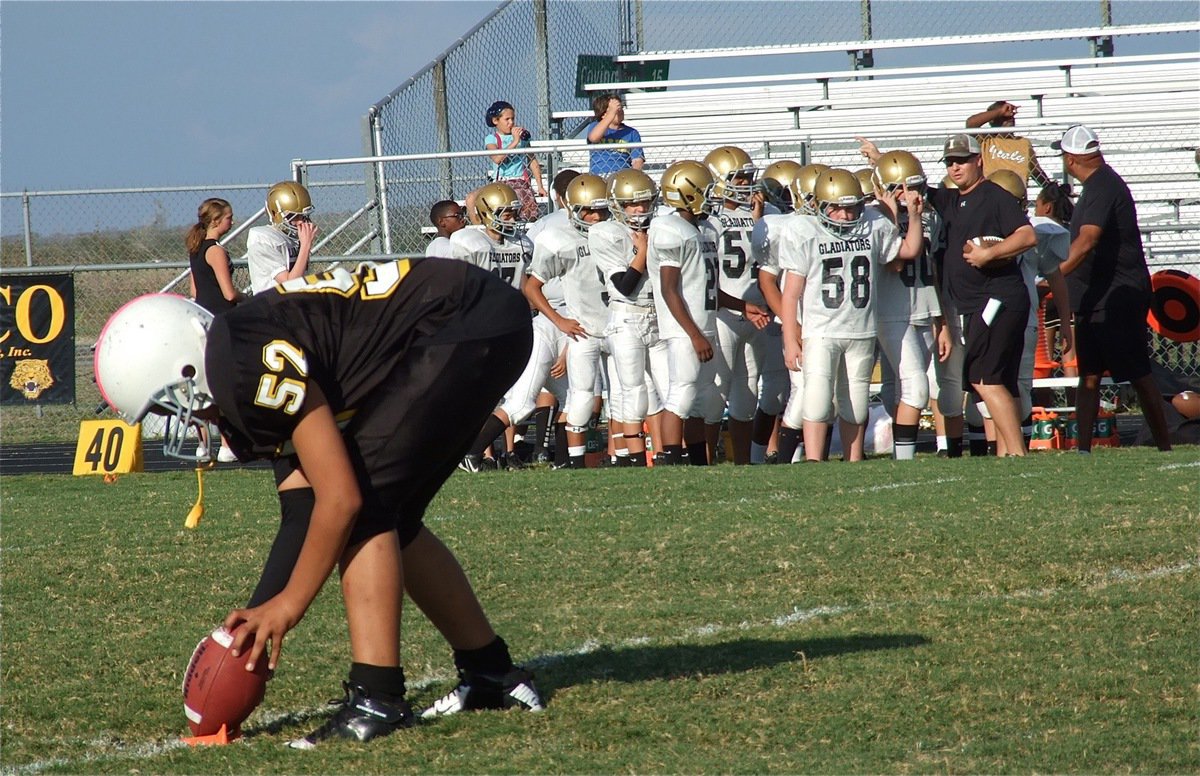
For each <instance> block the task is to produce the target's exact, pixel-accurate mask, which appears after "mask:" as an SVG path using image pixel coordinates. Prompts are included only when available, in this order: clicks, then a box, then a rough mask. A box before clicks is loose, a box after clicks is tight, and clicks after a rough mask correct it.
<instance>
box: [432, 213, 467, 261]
mask: <svg viewBox="0 0 1200 776" xmlns="http://www.w3.org/2000/svg"><path fill="white" fill-rule="evenodd" d="M429 222H430V223H431V224H433V228H434V229H437V237H434V238H433V239H432V240H430V241H429V245H428V247H426V248H425V255H426V256H438V257H441V258H449V257H450V256H453V255H454V254H453V253H451V248H450V235H452V234H454V233H455V232H457V231H458V230H459V229H462V228H463V227H464V226H466V225H467V211H465V210H464V209H463V206H462V205H460V204H458V203H457V202H455V201H454V200H452V199H443V200H441V201H440V202H435V203H434V205H433V207H432V208H430V209H429Z"/></svg>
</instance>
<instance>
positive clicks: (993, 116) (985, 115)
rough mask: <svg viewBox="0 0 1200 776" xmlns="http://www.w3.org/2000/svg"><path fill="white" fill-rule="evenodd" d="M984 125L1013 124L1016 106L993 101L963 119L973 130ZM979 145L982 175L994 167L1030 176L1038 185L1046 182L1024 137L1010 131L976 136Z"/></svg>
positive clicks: (1022, 176)
mask: <svg viewBox="0 0 1200 776" xmlns="http://www.w3.org/2000/svg"><path fill="white" fill-rule="evenodd" d="M984 124H988V125H989V126H993V127H1015V126H1016V125H1017V106H1016V105H1013V104H1012V103H1011V102H1005V101H1004V100H997V101H996V102H993V103H992V104H991V105H989V106H988V107H987V110H985V111H981V112H979V113H976V114H975V115H973V116H971V117H970V118H968V119H967V128H968V129H977V128H979V127H982V126H983V125H984ZM979 146H980V148H981V149H982V154H983V175H984V177H985V178H986V177H988V176H990V175H991V174H992V173H994V172H995V171H996V170H1012V171H1013V172H1015V173H1016V174H1017V175H1020V176H1021V180H1023V181H1028V180H1030V178H1032V179H1033V181H1034V182H1035V183H1037V184H1038V185H1039V186H1045V185H1046V184H1047V183H1049V182H1050V176H1049V175H1047V174H1046V172H1045V170H1043V169H1042V166H1041V165H1040V164H1038V160H1037V155H1036V154H1034V152H1033V143H1031V142H1029V139H1028V138H1024V137H1018V136H1017V135H1016V134H1014V133H1012V132H1003V133H998V134H994V135H980V136H979Z"/></svg>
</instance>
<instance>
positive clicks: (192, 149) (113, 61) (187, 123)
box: [0, 0, 498, 191]
mask: <svg viewBox="0 0 1200 776" xmlns="http://www.w3.org/2000/svg"><path fill="white" fill-rule="evenodd" d="M497 5H498V3H497V2H454V3H450V2H437V3H432V2H386V3H384V2H348V1H342V2H47V1H38V2H34V1H28V0H4V2H2V3H0V74H2V76H3V84H2V88H0V189H2V190H3V191H20V190H22V189H28V190H30V191H45V190H55V189H75V188H113V187H125V186H153V185H184V184H204V183H212V182H247V183H250V182H261V181H267V180H275V179H278V178H281V177H287V174H288V172H289V166H288V164H289V162H290V161H291V160H292V159H293V158H295V157H298V156H305V157H308V158H330V157H341V156H358V155H360V154H361V153H362V147H361V139H360V129H359V121H360V119H361V117H362V116H363V115H364V114H365V113H366V111H367V108H368V107H370V106H371V104H373V103H374V102H376V101H377V100H379V99H380V98H382V97H383V96H384V95H386V94H387V93H388V92H390V91H391V90H392V89H394V88H395V87H397V86H399V85H400V84H401V83H403V82H404V81H405V80H406V79H407V78H408V77H409V76H411V75H413V74H414V73H415V72H416V71H417V70H419V69H421V68H422V67H424V66H425V65H426V64H428V63H429V62H430V61H431V60H433V58H434V57H436V56H437V55H438V54H440V53H441V52H442V51H443V50H445V49H446V48H447V47H449V46H450V45H451V44H453V43H454V41H456V40H457V39H458V38H459V37H460V36H461V35H462V34H463V33H465V32H467V31H468V30H469V29H470V28H471V27H472V26H474V25H475V24H476V23H477V22H479V21H480V20H481V19H482V18H483V17H484V16H486V15H487V14H488V13H489V12H490V11H491V10H493V9H494V8H495V7H496V6H497Z"/></svg>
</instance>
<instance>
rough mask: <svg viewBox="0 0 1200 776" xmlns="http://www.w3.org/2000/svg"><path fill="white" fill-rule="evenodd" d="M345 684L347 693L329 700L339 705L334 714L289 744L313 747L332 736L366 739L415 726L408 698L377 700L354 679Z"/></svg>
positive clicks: (296, 746) (291, 745)
mask: <svg viewBox="0 0 1200 776" xmlns="http://www.w3.org/2000/svg"><path fill="white" fill-rule="evenodd" d="M342 688H343V689H344V690H345V691H346V697H344V698H343V699H342V700H340V701H339V700H332V701H330V702H329V703H330V705H333V706H338V707H339V708H338V710H337V711H336V712H334V714H333V716H332V717H330V718H329V719H327V720H326V721H325V724H324V725H321V727H319V728H317V729H316V730H314V731H313V732H311V733H309V734H308V735H306V736H305V737H304V738H297V739H296V740H295V741H289V742H288V746H289V747H291V748H292V749H313V748H315V747H316V746H317V744H319V743H321V742H322V741H326V740H328V739H331V738H345V739H349V740H352V741H360V742H366V741H370V740H371V739H373V738H379V737H380V736H386V735H388V734H389V733H393V732H395V731H397V730H399V729H401V728H407V727H412V725H413V721H414V719H413V710H412V707H411V706H409V705H408V701H406V700H399V701H382V700H376V699H373V698H371V696H370V695H368V694H367V690H366V688H364V687H362V686H361V685H357V684H353V683H351V682H342Z"/></svg>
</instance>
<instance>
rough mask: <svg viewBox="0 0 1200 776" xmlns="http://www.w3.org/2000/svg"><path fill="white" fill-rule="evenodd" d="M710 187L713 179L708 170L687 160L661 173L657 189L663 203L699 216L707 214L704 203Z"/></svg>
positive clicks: (698, 163) (676, 163) (697, 163)
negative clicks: (660, 192)
mask: <svg viewBox="0 0 1200 776" xmlns="http://www.w3.org/2000/svg"><path fill="white" fill-rule="evenodd" d="M712 185H713V177H712V173H710V172H709V171H708V168H707V167H705V166H704V165H703V164H700V162H696V161H692V160H691V159H687V160H684V161H682V162H675V164H673V165H671V166H670V167H668V168H667V169H666V171H665V172H663V175H662V181H661V183H660V184H659V189H660V190H661V191H662V198H663V202H665V203H667V204H668V205H670V206H671V207H674V208H680V209H682V210H686V211H688V212H689V213H691V214H692V215H695V216H699V215H705V214H707V212H708V211H707V210H705V203H706V201H707V196H708V192H709V190H710V189H711V187H712Z"/></svg>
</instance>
